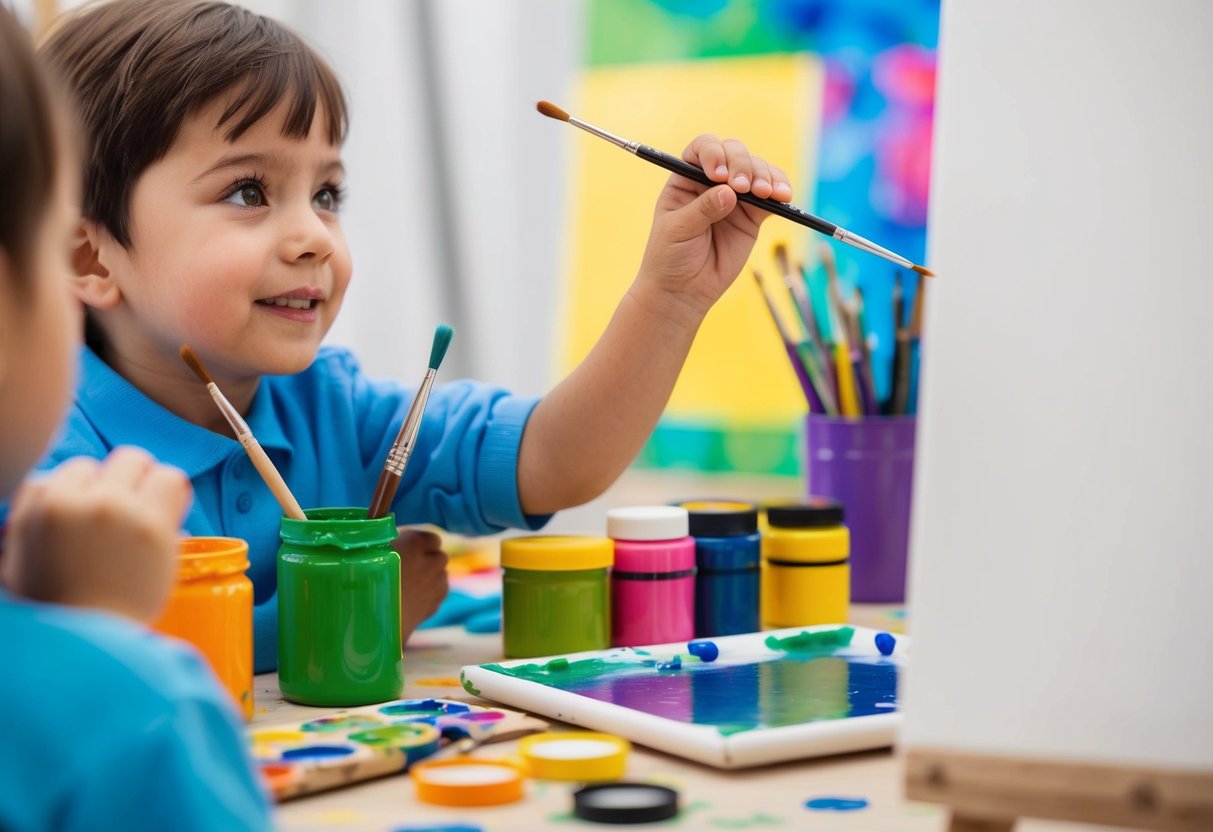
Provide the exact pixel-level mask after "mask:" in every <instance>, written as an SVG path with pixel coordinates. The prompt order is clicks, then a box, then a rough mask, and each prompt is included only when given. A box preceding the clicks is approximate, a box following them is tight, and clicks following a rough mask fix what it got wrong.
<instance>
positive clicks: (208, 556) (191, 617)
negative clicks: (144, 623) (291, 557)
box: [155, 537, 253, 721]
mask: <svg viewBox="0 0 1213 832" xmlns="http://www.w3.org/2000/svg"><path fill="white" fill-rule="evenodd" d="M248 566H249V562H248V543H246V542H245V541H243V540H240V539H238V538H235V537H185V538H182V539H181V555H180V562H179V564H178V567H177V585H176V586H175V587H174V588H173V594H172V596H171V597H170V598H169V601H168V605H167V606H166V607H165V608H164V612H163V614H161V616H160V620H159V621H157V622H156V624H155V629H156V630H158V631H159V632H161V633H164V634H165V635H170V636H174V637H175V638H179V639H182V640H183V641H188V642H189V643H190V644H192V645H194V646H195V647H197V648H198V650H199V651H200V652H201V653H202V654H203V655H204V656H206V658H207V660H208V661H209V662H210V663H211V668H212V669H213V670H214V671H215V676H216V677H218V679H219V681H220V682H222V683H223V686H224V687H226V688H227V689H228V691H229V692H230V693H231V694H232V698H234V699H235V700H236V708H237V709H238V710H239V711H240V712H241V713H243V714H244V718H245V720H246V721H247V720H249V719H252V717H253V582H252V581H250V580H249V579H248V576H247V575H245V574H244V573H245V571H246V570H247V569H248Z"/></svg>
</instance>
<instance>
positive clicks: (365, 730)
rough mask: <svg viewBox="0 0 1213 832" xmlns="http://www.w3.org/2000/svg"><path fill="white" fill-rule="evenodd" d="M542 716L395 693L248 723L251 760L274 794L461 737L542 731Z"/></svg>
mask: <svg viewBox="0 0 1213 832" xmlns="http://www.w3.org/2000/svg"><path fill="white" fill-rule="evenodd" d="M545 728H547V723H546V722H544V721H543V720H540V719H535V718H533V717H529V716H527V715H525V714H521V713H518V712H516V711H511V710H507V709H505V708H494V707H485V706H482V705H473V704H469V703H466V702H460V701H457V700H454V699H401V700H396V701H393V702H384V703H382V704H379V705H368V706H364V707H358V708H348V709H343V710H340V711H335V712H327V711H326V712H325V714H324V715H323V716H316V717H312V718H308V719H300V720H294V721H291V722H284V723H281V724H276V725H259V726H257V727H256V728H250V729H249V730H248V738H249V741H250V743H251V744H252V754H253V758H254V760H255V761H256V762H257V763H258V765H259V766H260V767H261V773H262V775H263V777H264V779H265V782H266V784H267V786H268V788H269V790H270V792H271V793H272V794H273V796H274V799H275V800H277V801H283V800H289V799H290V798H294V797H300V796H302V795H307V794H313V793H315V792H319V791H325V790H328V789H335V788H340V787H342V786H349V785H352V784H354V783H359V782H362V781H364V780H370V779H373V778H376V777H383V776H386V775H389V774H396V773H398V772H402V771H405V770H407V769H408V767H409V765H411V764H412V763H414V762H417V761H419V760H423V759H427V758H430V757H432V756H433V755H435V754H436V753H438V752H439V751H440V750H442V749H444V748H447V747H449V746H450V745H452V744H453V743H456V742H458V741H460V740H463V739H470V740H471V742H473V743H475V744H477V745H479V744H486V743H492V742H500V741H502V740H507V739H513V738H515V737H519V736H522V735H524V734H530V733H533V732H536V731H542V730H544V729H545Z"/></svg>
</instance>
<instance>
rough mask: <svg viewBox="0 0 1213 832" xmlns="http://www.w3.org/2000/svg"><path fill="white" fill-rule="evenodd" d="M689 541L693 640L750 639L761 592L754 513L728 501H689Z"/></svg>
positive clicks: (751, 508) (749, 506)
mask: <svg viewBox="0 0 1213 832" xmlns="http://www.w3.org/2000/svg"><path fill="white" fill-rule="evenodd" d="M678 505H680V506H682V507H683V508H685V509H686V510H687V512H688V514H689V515H690V532H691V537H693V538H694V539H695V566H696V572H695V637H696V638H710V637H713V636H728V635H734V634H736V633H756V632H758V631H759V630H760V629H761V624H760V621H759V611H758V610H759V607H758V593H759V591H760V589H759V587H760V586H761V580H760V575H761V573H760V568H761V562H762V546H761V542H762V541H761V536H760V535H759V533H758V507H757V506H754V505H752V504H750V503H743V502H736V501H732V500H690V501H687V502H684V503H679V504H678Z"/></svg>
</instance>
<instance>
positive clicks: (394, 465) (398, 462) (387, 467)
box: [383, 446, 412, 477]
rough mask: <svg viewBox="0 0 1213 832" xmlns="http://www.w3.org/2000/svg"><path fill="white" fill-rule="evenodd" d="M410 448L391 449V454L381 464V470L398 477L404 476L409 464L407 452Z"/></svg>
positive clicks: (398, 447)
mask: <svg viewBox="0 0 1213 832" xmlns="http://www.w3.org/2000/svg"><path fill="white" fill-rule="evenodd" d="M411 450H412V449H411V448H405V447H403V446H397V447H394V448H392V452H391V453H389V454H388V455H387V460H386V461H385V462H384V463H383V470H384V471H387V472H388V473H389V474H395V475H396V476H398V477H403V476H404V469H405V468H407V467H408V464H409V452H410V451H411Z"/></svg>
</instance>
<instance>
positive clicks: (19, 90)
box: [0, 5, 80, 499]
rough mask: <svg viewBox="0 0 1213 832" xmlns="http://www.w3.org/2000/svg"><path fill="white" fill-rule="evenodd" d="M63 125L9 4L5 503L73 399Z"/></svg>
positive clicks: (1, 105)
mask: <svg viewBox="0 0 1213 832" xmlns="http://www.w3.org/2000/svg"><path fill="white" fill-rule="evenodd" d="M64 122H65V116H64V114H63V113H62V112H61V108H60V106H59V104H58V103H57V100H56V98H55V96H54V95H53V93H52V91H51V89H50V88H49V85H48V84H47V82H46V79H45V78H44V77H43V73H42V71H41V68H40V67H39V66H38V64H37V62H36V61H35V59H34V48H33V44H32V43H31V42H30V38H29V34H28V33H27V32H26V31H25V30H24V29H22V28H21V25H20V24H19V23H18V22H17V21H16V19H14V18H13V16H12V15H11V14H10V13H9V12H8V10H7V9H5V8H4V6H3V5H0V413H3V414H4V430H3V431H0V499H7V498H8V497H9V496H10V495H11V493H12V491H13V488H14V487H15V486H16V484H17V483H18V481H19V480H20V479H21V478H22V477H24V476H25V474H26V472H27V471H28V470H29V468H30V467H32V466H33V464H34V463H35V462H36V461H37V460H38V457H40V456H41V455H42V454H43V452H44V451H45V450H46V445H47V443H48V442H49V441H50V439H51V434H52V433H53V431H54V430H55V427H56V426H57V425H58V424H59V422H60V420H61V418H62V415H63V411H64V409H65V408H66V407H67V403H68V401H69V397H70V395H71V367H72V363H73V358H72V355H73V351H74V349H75V344H76V342H77V341H78V340H79V339H78V336H77V335H76V331H77V326H78V320H77V317H76V314H75V311H74V310H73V308H72V306H73V304H72V300H71V298H70V296H69V295H68V293H67V286H66V282H67V276H68V274H69V268H68V266H69V264H68V252H69V251H70V243H71V237H72V232H73V230H74V229H75V223H76V219H77V217H78V216H79V214H78V211H77V208H76V203H77V201H78V195H79V188H80V184H79V172H78V168H77V161H76V158H75V156H74V154H72V153H71V152H69V150H68V148H67V147H66V146H65V143H64V140H63V138H62V136H63V129H62V128H63V124H64Z"/></svg>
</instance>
